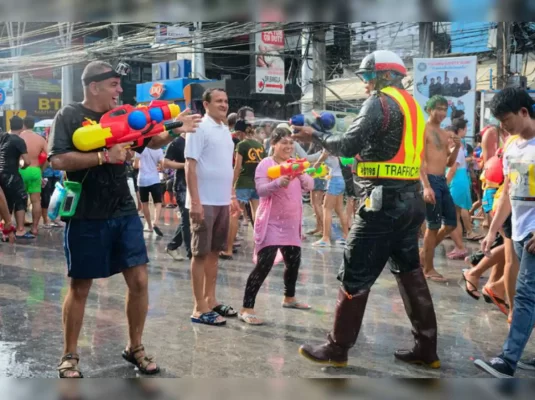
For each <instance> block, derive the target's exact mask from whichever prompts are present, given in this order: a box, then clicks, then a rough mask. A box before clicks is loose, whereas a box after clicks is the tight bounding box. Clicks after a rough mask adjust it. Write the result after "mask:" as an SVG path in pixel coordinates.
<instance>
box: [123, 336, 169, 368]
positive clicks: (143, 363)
mask: <svg viewBox="0 0 535 400" xmlns="http://www.w3.org/2000/svg"><path fill="white" fill-rule="evenodd" d="M144 352H145V347H143V345H142V344H140V345H139V346H137V347H136V348H133V349H132V348H130V349H128V350H123V353H122V356H123V358H124V359H125V360H126V361H128V362H129V363H130V364H133V365H135V366H136V367H137V369H139V372H141V373H142V374H145V375H154V374H157V373H158V372H160V367H158V366H157V365H156V363H155V362H154V359H153V358H152V357H149V356H147V355H146V354H141V353H144ZM136 354H138V356H136ZM150 364H155V365H156V368H154V369H147V367H148V366H149V365H150Z"/></svg>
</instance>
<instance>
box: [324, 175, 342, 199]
mask: <svg viewBox="0 0 535 400" xmlns="http://www.w3.org/2000/svg"><path fill="white" fill-rule="evenodd" d="M345 191H346V182H345V181H344V178H343V177H342V176H333V177H331V179H329V183H328V184H327V194H330V195H332V196H340V195H341V194H344V192H345Z"/></svg>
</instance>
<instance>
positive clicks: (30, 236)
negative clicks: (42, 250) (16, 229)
mask: <svg viewBox="0 0 535 400" xmlns="http://www.w3.org/2000/svg"><path fill="white" fill-rule="evenodd" d="M15 238H16V239H35V238H36V236H35V235H34V234H33V233H31V232H29V231H28V232H26V233H25V234H24V235H15Z"/></svg>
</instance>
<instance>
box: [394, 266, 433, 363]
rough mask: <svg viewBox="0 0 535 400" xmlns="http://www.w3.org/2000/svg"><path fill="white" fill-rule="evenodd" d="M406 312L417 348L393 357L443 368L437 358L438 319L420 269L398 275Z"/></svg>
mask: <svg viewBox="0 0 535 400" xmlns="http://www.w3.org/2000/svg"><path fill="white" fill-rule="evenodd" d="M396 280H397V282H398V287H399V292H400V294H401V298H402V299H403V304H404V305H405V311H406V312H407V315H408V317H409V319H410V321H411V323H412V328H413V329H412V334H413V335H414V342H415V344H414V348H413V349H412V350H398V351H396V352H395V354H394V356H395V357H396V358H397V359H398V360H401V361H405V362H407V363H410V364H420V365H426V366H428V367H430V368H434V369H437V368H440V360H439V358H438V355H437V318H436V316H435V309H434V307H433V300H432V299H431V293H430V292H429V288H428V286H427V282H426V280H425V276H424V274H423V271H422V269H421V268H417V269H415V270H414V271H411V272H406V273H403V274H399V275H396Z"/></svg>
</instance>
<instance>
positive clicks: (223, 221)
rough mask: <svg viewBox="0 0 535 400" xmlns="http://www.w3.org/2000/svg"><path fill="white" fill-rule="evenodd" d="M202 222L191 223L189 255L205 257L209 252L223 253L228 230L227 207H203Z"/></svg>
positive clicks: (228, 211) (225, 247) (228, 213)
mask: <svg viewBox="0 0 535 400" xmlns="http://www.w3.org/2000/svg"><path fill="white" fill-rule="evenodd" d="M203 210H204V220H203V221H202V222H201V223H200V224H196V223H194V222H193V220H191V219H190V222H191V253H192V254H193V256H205V255H207V254H208V253H210V252H215V251H217V252H219V251H225V250H226V249H227V236H228V229H229V215H230V210H229V206H203Z"/></svg>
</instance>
